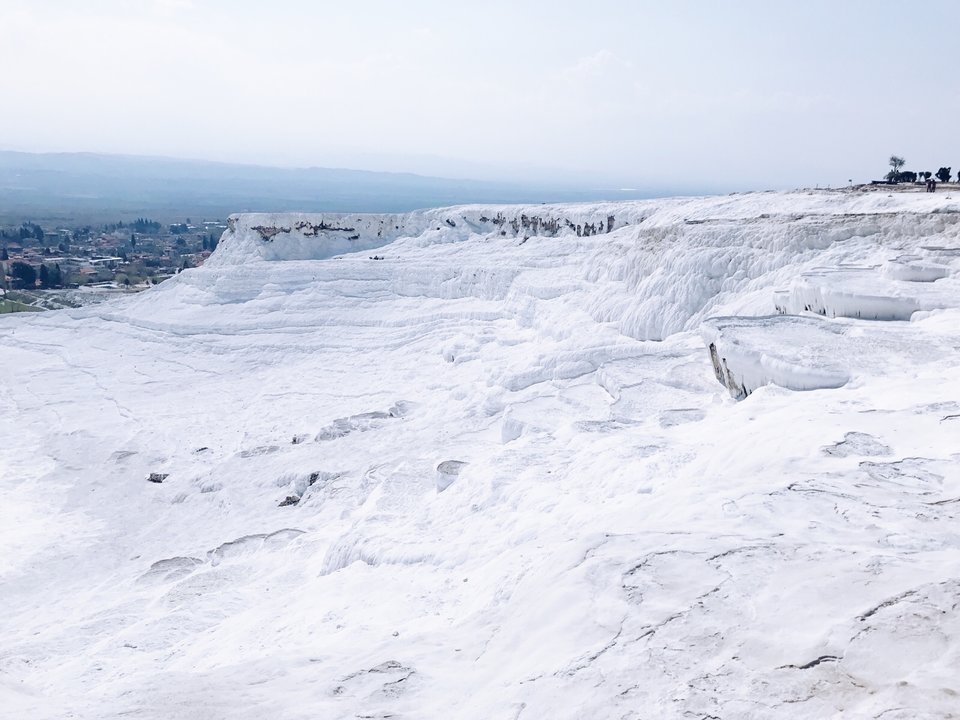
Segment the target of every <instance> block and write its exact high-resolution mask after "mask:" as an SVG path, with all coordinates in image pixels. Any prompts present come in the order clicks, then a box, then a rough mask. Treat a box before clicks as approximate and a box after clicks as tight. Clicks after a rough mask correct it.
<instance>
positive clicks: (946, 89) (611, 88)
mask: <svg viewBox="0 0 960 720" xmlns="http://www.w3.org/2000/svg"><path fill="white" fill-rule="evenodd" d="M0 28H2V30H3V32H2V42H0V97H2V98H3V101H4V106H5V107H4V109H3V112H2V113H0V146H2V147H3V148H4V149H15V150H29V151H51V150H57V151H61V150H62V151H79V150H83V151H97V152H119V153H134V154H154V155H170V156H177V157H196V158H206V159H215V160H226V161H241V162H255V163H262V164H280V165H328V166H341V167H343V166H346V167H358V168H365V169H385V170H410V171H413V172H423V173H439V174H448V175H450V174H453V175H460V176H474V177H491V176H495V177H504V178H509V177H529V176H535V175H538V174H539V175H541V176H546V177H550V178H552V179H557V178H567V179H576V178H581V177H582V178H584V179H585V181H588V180H589V181H591V182H594V181H597V180H602V181H604V182H611V183H617V184H620V185H631V186H651V185H663V184H666V185H671V186H674V187H676V186H678V185H679V186H683V185H691V186H698V187H703V186H706V185H709V186H716V187H718V188H720V189H735V188H748V187H750V188H767V187H798V186H806V185H809V186H812V185H815V184H818V183H819V184H841V183H844V182H845V181H846V180H847V179H848V178H854V179H856V180H864V179H869V178H871V177H879V176H881V175H882V174H883V173H884V172H885V171H886V169H887V168H886V159H887V157H888V156H889V155H890V154H891V153H897V154H901V155H904V156H905V157H906V158H907V168H908V169H909V168H912V169H914V170H924V169H929V170H933V171H936V169H937V167H939V166H940V165H952V166H954V167H955V168H957V169H960V148H958V142H957V137H958V133H957V132H956V130H955V125H956V124H957V123H958V122H960V82H958V77H957V71H956V69H955V63H954V57H955V56H956V55H957V54H958V53H960V31H958V30H960V2H958V1H957V0H943V1H939V0H922V1H921V0H917V1H914V0H909V1H908V0H829V1H827V0H795V1H787V0H781V1H777V0H756V1H753V0H649V1H643V0H634V1H632V2H631V1H629V0H620V1H618V2H613V1H610V0H589V1H586V0H584V1H582V2H573V1H567V2H565V1H564V0H553V1H552V2H538V1H534V0H530V1H526V2H525V1H524V0H484V1H483V2H479V1H477V2H456V1H454V0H403V1H400V0H383V1H377V0H352V1H351V2H346V1H342V2H332V1H324V0H317V1H316V2H308V1H307V0H84V1H83V2H79V1H75V0H23V1H21V0H0Z"/></svg>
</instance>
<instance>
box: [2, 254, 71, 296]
mask: <svg viewBox="0 0 960 720" xmlns="http://www.w3.org/2000/svg"><path fill="white" fill-rule="evenodd" d="M10 277H11V278H13V282H14V285H15V286H16V287H18V288H20V289H22V290H32V289H33V288H35V287H36V286H37V280H40V287H42V288H45V289H49V288H60V287H63V271H62V270H61V269H60V264H59V263H57V264H56V265H54V266H53V267H47V266H46V265H45V264H43V265H40V272H39V273H38V272H37V270H36V268H34V267H33V265H30V264H29V263H25V262H21V261H19V260H15V261H14V262H12V263H10Z"/></svg>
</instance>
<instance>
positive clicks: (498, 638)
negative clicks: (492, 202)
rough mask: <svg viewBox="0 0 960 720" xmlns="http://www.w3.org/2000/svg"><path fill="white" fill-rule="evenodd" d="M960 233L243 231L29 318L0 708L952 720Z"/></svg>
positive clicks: (486, 225) (6, 516)
mask: <svg viewBox="0 0 960 720" xmlns="http://www.w3.org/2000/svg"><path fill="white" fill-rule="evenodd" d="M610 218H612V220H610ZM448 221H449V222H448ZM578 228H579V229H578ZM354 236H356V237H354ZM957 248H960V203H955V202H954V201H953V199H952V197H950V195H949V194H948V193H938V194H891V195H889V196H888V195H886V194H884V193H882V192H881V193H862V194H860V193H856V194H855V193H827V192H823V193H758V194H744V195H736V196H728V197H716V198H674V199H665V200H652V201H643V202H635V203H634V202H631V203H596V204H584V205H543V206H541V205H537V206H526V207H512V206H483V207H481V206H464V207H456V208H444V209H438V210H424V211H419V212H415V213H407V214H403V215H390V216H387V215H376V216H357V215H348V214H340V215H336V214H324V215H322V216H319V215H239V216H235V217H234V218H232V219H231V226H230V230H229V231H228V232H227V233H226V234H225V236H224V237H223V239H222V241H221V244H220V247H219V248H218V250H217V251H216V253H214V255H213V257H212V258H211V260H210V261H209V262H208V263H206V264H205V265H204V267H202V268H199V269H196V270H188V271H184V272H183V273H181V274H179V275H177V276H176V277H175V278H173V279H171V280H170V281H168V282H165V283H163V284H162V285H160V286H158V287H157V288H154V289H152V290H150V291H148V292H146V293H143V294H140V295H137V296H133V297H128V298H122V299H119V300H116V301H109V302H107V303H104V304H102V305H98V306H93V307H86V308H79V309H76V310H64V311H57V312H50V313H37V314H29V315H26V314H25V315H19V316H18V315H8V316H3V317H2V318H0V362H2V366H3V368H4V372H3V373H2V374H0V437H2V438H3V439H4V442H3V443H0V573H2V577H0V604H2V607H3V608H4V613H3V616H2V618H0V703H2V705H0V707H3V708H4V711H5V712H7V713H9V714H11V716H12V717H30V718H39V719H41V720H44V719H47V718H49V719H50V720H53V719H54V718H56V719H57V720H60V719H61V718H64V717H72V718H78V719H82V720H86V719H88V718H89V719H91V720H92V719H93V718H97V719H100V718H109V717H138V718H149V719H154V718H156V719H158V720H159V719H160V718H170V717H184V718H192V717H204V718H213V719H219V718H224V719H225V718H230V720H253V719H254V718H263V717H272V718H278V719H281V720H287V719H290V720H300V719H301V718H308V717H310V718H316V717H322V718H356V717H381V718H383V717H395V718H417V719H430V718H443V719H444V720H448V719H458V718H462V719H463V720H468V719H470V720H472V719H473V718H477V717H484V718H509V719H510V720H515V719H519V720H524V719H525V718H540V717H551V718H558V719H564V718H569V719H570V720H573V719H577V720H583V719H591V718H598V719H599V718H624V719H630V720H639V719H640V718H647V717H657V718H691V717H694V718H698V717H710V716H712V717H724V718H731V717H737V718H764V719H768V718H773V719H777V718H791V719H793V718H830V717H883V718H884V719H885V720H893V719H897V718H899V719H900V720H906V719H907V718H911V719H913V718H927V719H930V718H944V719H945V718H949V717H952V716H953V715H955V713H956V707H957V698H958V696H960V695H958V693H960V684H958V680H957V675H956V667H957V665H958V662H960V608H958V605H957V597H958V593H960V535H958V533H957V532H956V527H957V520H958V515H957V514H958V510H960V455H958V452H957V444H956V439H957V433H958V431H960V399H958V398H960V364H958V363H957V362H956V355H957V352H958V348H960V324H958V321H960V310H958V307H957V302H956V296H955V293H956V290H955V288H956V285H955V283H956V281H957V276H958V272H960V251H958V250H957ZM373 258H377V259H373ZM824 268H826V269H829V270H830V272H825V271H824ZM844 273H847V277H850V275H851V274H852V275H855V276H856V278H857V280H856V283H851V284H850V286H849V287H853V285H856V292H853V293H850V292H848V294H847V295H843V293H844V292H845V287H846V286H845V285H844V282H843V276H844ZM811 278H813V279H815V280H816V282H817V283H819V284H818V285H817V287H818V288H820V292H821V295H820V297H821V298H823V297H824V295H823V291H824V289H826V290H829V291H830V292H832V293H833V294H830V293H828V294H827V297H826V299H825V301H824V303H822V304H821V305H818V306H816V308H815V309H816V312H811V311H809V310H806V309H804V308H803V307H802V306H801V307H800V308H799V309H797V308H785V307H781V308H780V309H781V311H786V312H789V313H790V314H787V315H776V314H775V313H777V311H778V305H780V304H781V301H784V295H783V293H778V292H777V291H782V290H787V291H788V293H790V292H792V291H793V288H794V287H801V286H803V283H806V282H808V280H810V279H811ZM822 278H829V282H821V279H822ZM811 282H812V281H811ZM921 286H922V287H921ZM849 287H847V290H849ZM892 289H898V292H899V293H900V295H897V296H896V297H901V296H902V297H910V298H914V299H915V300H916V301H917V303H918V308H917V309H916V311H913V312H911V314H910V315H909V319H903V320H889V321H881V320H867V319H863V315H864V313H863V307H865V306H863V305H861V312H860V315H861V317H860V318H857V317H853V318H849V317H843V315H844V313H843V312H831V311H830V310H829V308H831V307H836V308H839V304H838V303H845V305H844V306H843V307H844V308H845V309H848V308H854V309H855V307H856V306H857V303H861V302H862V298H865V297H884V298H885V297H893V296H894V295H891V291H892ZM908 290H909V292H907V291H908ZM797 298H798V300H799V299H802V298H800V296H799V295H798V296H797ZM837 298H839V299H837ZM787 299H789V298H787ZM827 302H829V303H831V304H830V305H828V304H827ZM871 307H872V305H871ZM854 314H856V312H855V310H854ZM833 315H836V317H833ZM704 340H706V341H707V342H706V343H704ZM711 344H712V345H713V346H714V348H715V352H714V358H713V361H712V358H711V353H710V352H709V351H708V346H709V345H711ZM715 363H716V364H717V365H718V366H719V367H720V368H721V369H722V370H723V374H722V376H721V377H720V378H718V377H717V376H716V375H715V368H714V364H715ZM718 379H721V381H722V382H723V385H725V386H726V387H724V386H722V385H721V384H718V382H717V380H718ZM827 385H829V386H830V387H827ZM791 388H793V389H791ZM728 390H729V391H732V393H733V394H734V395H735V396H742V399H741V400H735V399H734V398H731V397H730V394H731V393H730V392H728Z"/></svg>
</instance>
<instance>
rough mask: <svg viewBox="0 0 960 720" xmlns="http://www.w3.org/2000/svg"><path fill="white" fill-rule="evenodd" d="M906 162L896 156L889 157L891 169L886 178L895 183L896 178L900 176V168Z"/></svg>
mask: <svg viewBox="0 0 960 720" xmlns="http://www.w3.org/2000/svg"><path fill="white" fill-rule="evenodd" d="M906 162H907V161H906V160H904V159H903V158H902V157H899V156H898V155H891V156H890V167H891V168H893V169H892V170H891V171H890V172H889V173H888V174H887V178H889V179H890V180H893V181H894V182H896V180H897V176H898V175H899V174H900V168H902V167H903V166H904V164H905V163H906Z"/></svg>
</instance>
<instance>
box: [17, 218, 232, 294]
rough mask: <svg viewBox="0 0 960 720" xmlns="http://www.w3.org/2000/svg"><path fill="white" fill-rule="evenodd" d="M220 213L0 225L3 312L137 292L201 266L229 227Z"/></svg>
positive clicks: (25, 222)
mask: <svg viewBox="0 0 960 720" xmlns="http://www.w3.org/2000/svg"><path fill="white" fill-rule="evenodd" d="M226 227H227V226H226V222H225V221H224V220H220V219H213V220H208V219H203V220H199V221H194V220H192V219H191V218H186V219H184V221H183V222H178V223H173V224H162V223H160V222H158V221H156V220H152V219H150V218H146V217H142V218H137V219H136V220H134V221H132V222H123V221H117V222H116V223H108V224H103V225H100V226H91V225H78V226H70V225H69V224H68V225H67V226H64V225H63V224H57V225H49V224H47V225H41V224H38V223H36V222H33V221H29V220H26V221H24V222H22V223H20V224H19V225H8V226H0V276H2V282H0V288H2V292H3V296H2V299H0V312H19V311H30V310H34V311H36V310H48V309H57V308H62V307H76V306H78V305H83V304H87V303H89V302H97V301H100V300H103V299H105V298H107V297H109V296H110V295H112V294H116V293H125V292H137V291H140V290H145V289H146V288H148V287H150V286H151V285H154V284H156V283H158V282H161V281H163V280H165V279H167V278H168V277H171V276H172V275H175V274H176V273H178V272H180V271H182V270H185V269H187V268H193V267H199V266H200V265H202V264H203V263H204V261H205V260H206V259H207V258H208V257H210V253H212V252H213V250H214V249H215V248H216V247H217V242H218V241H219V238H220V235H221V234H222V233H223V231H224V230H225V229H226Z"/></svg>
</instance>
